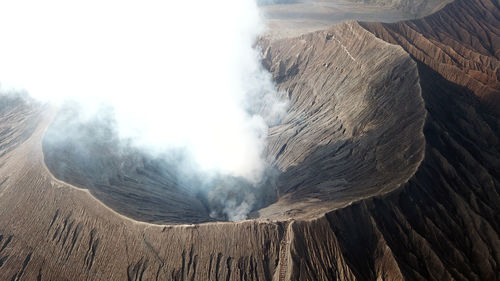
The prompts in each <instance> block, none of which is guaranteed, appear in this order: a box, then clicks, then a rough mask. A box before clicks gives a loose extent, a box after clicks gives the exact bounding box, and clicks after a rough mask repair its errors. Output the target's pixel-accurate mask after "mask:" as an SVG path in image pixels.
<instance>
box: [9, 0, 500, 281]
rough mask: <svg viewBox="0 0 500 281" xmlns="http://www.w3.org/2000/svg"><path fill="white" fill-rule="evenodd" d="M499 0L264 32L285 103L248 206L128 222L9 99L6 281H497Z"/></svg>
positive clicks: (24, 106)
mask: <svg viewBox="0 0 500 281" xmlns="http://www.w3.org/2000/svg"><path fill="white" fill-rule="evenodd" d="M495 1H496V0H471V1H460V0H458V1H457V2H456V3H455V4H453V5H448V6H447V7H445V8H444V9H443V10H441V11H440V12H439V13H438V14H435V15H433V16H431V17H429V18H424V19H422V20H420V21H410V22H403V23H398V24H393V25H380V24H367V23H362V24H361V25H360V24H358V23H356V22H349V23H344V24H341V25H337V26H334V27H332V28H330V29H328V30H325V31H320V32H316V33H312V34H307V35H303V36H301V37H298V38H294V39H284V40H277V41H271V42H268V41H263V42H261V43H262V45H263V46H264V50H265V59H264V63H265V64H266V66H267V67H269V69H270V70H271V71H272V73H273V76H274V78H275V79H276V81H277V83H278V86H279V88H280V89H282V90H284V91H285V93H286V94H287V95H288V96H289V98H290V103H291V105H290V106H291V108H290V112H289V115H288V116H287V117H286V119H285V120H284V122H283V123H282V124H281V125H279V126H277V127H275V128H272V129H271V131H270V135H269V143H270V145H269V147H268V155H269V159H270V160H272V161H273V163H274V164H275V165H276V166H277V167H278V168H279V169H280V170H281V171H282V173H281V175H280V176H279V178H278V180H277V187H278V193H279V200H278V201H277V202H276V203H274V204H272V205H270V206H268V207H267V208H265V209H262V210H259V212H258V213H259V215H260V217H259V218H257V219H254V220H246V221H242V222H237V223H229V222H211V223H203V224H183V225H154V224H149V223H143V222H138V221H135V220H131V219H129V218H127V217H125V216H123V215H121V214H120V213H118V212H117V211H120V210H117V209H116V208H115V210H116V211H115V210H113V209H111V208H109V207H108V206H106V205H104V204H103V203H101V202H100V201H98V200H97V199H95V198H94V197H93V196H92V195H91V194H90V193H89V192H88V191H87V190H85V189H80V188H76V187H74V186H72V185H70V184H68V183H66V182H63V181H60V180H57V179H56V178H55V177H54V176H53V174H52V173H51V172H50V171H49V169H48V168H47V166H46V165H45V160H44V154H43V149H42V141H43V137H44V133H45V132H46V130H47V128H48V126H49V124H50V123H51V122H52V121H53V119H54V114H53V110H52V109H51V108H48V107H44V106H40V105H37V104H36V103H32V102H29V101H25V100H24V99H17V98H12V97H9V96H1V97H0V105H1V106H0V280H203V281H205V280H277V281H278V280H279V281H281V280H500V235H499V234H500V121H499V119H498V117H497V116H496V115H494V114H491V113H490V112H495V113H497V112H496V111H494V110H496V108H497V107H496V106H497V103H496V100H495V99H494V98H491V97H492V95H493V94H492V93H490V92H488V91H486V90H485V89H494V90H495V89H497V88H495V87H496V86H495V85H496V83H494V82H498V66H496V64H495V63H498V46H497V45H496V43H495V42H496V41H495V40H496V39H494V38H496V37H495V36H497V35H498V33H496V32H497V29H495V28H497V25H495V22H494V21H493V19H498V18H499V17H500V15H499V12H498V7H499V3H498V1H497V2H495ZM460 7H461V8H460ZM495 7H496V8H497V9H496V10H495V9H493V8H495ZM450 9H451V10H450ZM461 9H462V10H461ZM472 12H475V13H476V14H471V13H472ZM460 17H464V18H467V19H469V22H470V24H469V25H466V23H465V21H462V20H460ZM483 18H486V19H488V18H489V19H490V20H483ZM472 19H475V21H472ZM416 22H417V23H420V24H422V25H424V26H425V23H427V25H428V26H430V27H432V29H431V28H430V27H428V28H426V29H424V28H423V27H419V25H418V24H417V23H416ZM488 23H491V24H489V25H488ZM454 24H456V26H454ZM464 25H465V26H469V27H470V26H474V29H472V30H471V29H468V28H464ZM362 26H363V27H364V28H363V27H362ZM410 27H411V29H410ZM459 27H460V29H457V28H459ZM446 28H448V29H449V30H448V31H446V32H445V31H444V29H446ZM452 28H454V29H455V30H460V33H459V34H460V36H458V35H457V34H458V33H457V34H455V35H456V36H458V37H452V36H451V35H450V34H452V31H451V30H452ZM368 30H371V31H372V32H373V34H375V35H377V36H379V37H380V38H382V39H385V40H387V41H388V42H390V43H395V42H397V43H398V44H400V45H401V47H400V46H395V45H391V44H389V43H387V42H384V41H383V40H381V39H380V38H376V37H375V36H374V35H373V34H372V33H370V32H369V31H368ZM403 30H406V32H403ZM415 30H416V31H415ZM431 31H433V32H435V33H430V32H431ZM400 32H401V33H400ZM414 32H415V33H414ZM389 35H391V36H389ZM396 35H397V36H396ZM403 35H404V36H403ZM410 35H414V36H410ZM417 35H418V36H417ZM445 35H446V36H445ZM394 38H400V41H393V40H395V39H394ZM450 38H454V39H453V40H451V39H450ZM474 38H476V39H477V38H482V39H481V40H480V39H477V40H476V39H474ZM485 38H490V39H491V40H488V41H485ZM403 39H404V40H403ZM458 39H460V40H458ZM478 40H479V42H481V44H479V45H478V44H477V42H478ZM488 42H489V43H488ZM435 45H438V46H441V48H438V47H432V46H435ZM480 46H482V47H480ZM404 50H406V51H407V52H408V53H409V54H408V53H406V52H405V51H404ZM444 50H446V52H445V51H444ZM466 50H468V52H466ZM454 52H455V53H456V54H454ZM445 53H446V55H445ZM439 54H442V56H441V55H439ZM450 54H453V55H450ZM457 54H461V56H459V55H457ZM436 58H440V59H439V60H438V59H436ZM473 58H475V59H473ZM436 61H439V63H438V62H436ZM444 69H451V70H450V71H449V72H447V71H444ZM472 70H475V71H477V73H479V74H478V75H477V77H476V76H474V79H472V78H470V76H471V74H470V73H472ZM495 71H496V72H495ZM450 73H451V74H450ZM495 75H496V76H495ZM457 77H458V78H457ZM460 77H461V78H460ZM464 77H465V78H467V77H469V79H470V80H471V81H472V80H474V81H475V82H470V83H462V82H461V81H463V79H462V78H464ZM494 77H497V78H496V79H497V80H496V81H493V82H492V79H493V80H494V79H495V78H494ZM459 78H460V79H459ZM465 78H464V79H465ZM471 85H472V86H471ZM477 85H480V87H479V86H477ZM488 93H490V94H488ZM492 110H493V111H492ZM119 187H120V186H115V187H114V188H115V189H114V190H113V191H114V192H121V191H120V189H119ZM122 213H123V212H122ZM266 218H271V220H267V219H266ZM290 218H292V219H290Z"/></svg>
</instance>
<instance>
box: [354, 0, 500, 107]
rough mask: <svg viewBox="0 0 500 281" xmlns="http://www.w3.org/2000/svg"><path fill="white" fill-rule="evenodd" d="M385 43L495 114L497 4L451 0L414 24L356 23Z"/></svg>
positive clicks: (499, 40) (499, 84)
mask: <svg viewBox="0 0 500 281" xmlns="http://www.w3.org/2000/svg"><path fill="white" fill-rule="evenodd" d="M362 25H363V26H364V27H365V28H366V29H368V30H370V31H371V32H373V33H374V34H376V35H377V36H378V37H380V38H382V39H384V40H386V41H387V42H390V43H393V44H398V45H401V46H402V47H403V48H404V49H405V50H406V51H407V52H408V53H409V54H411V55H412V56H413V57H415V59H416V60H418V61H420V62H422V63H424V64H426V65H427V66H429V67H430V68H432V69H433V70H435V71H437V72H438V73H439V74H440V75H442V76H443V77H445V78H446V79H447V80H449V81H451V82H453V83H455V84H458V85H460V86H464V87H465V88H467V89H468V90H470V91H472V92H473V93H474V94H476V95H477V96H479V97H480V98H481V100H482V101H483V102H484V103H485V104H486V105H487V107H488V108H490V109H491V110H493V111H494V112H496V114H500V70H499V69H500V4H499V2H498V1H496V0H474V1H468V0H456V1H455V2H453V3H451V4H449V5H448V6H447V7H446V9H444V10H441V11H439V12H437V13H435V14H433V15H431V16H428V17H425V18H423V19H419V20H413V21H405V22H399V23H393V24H384V23H362Z"/></svg>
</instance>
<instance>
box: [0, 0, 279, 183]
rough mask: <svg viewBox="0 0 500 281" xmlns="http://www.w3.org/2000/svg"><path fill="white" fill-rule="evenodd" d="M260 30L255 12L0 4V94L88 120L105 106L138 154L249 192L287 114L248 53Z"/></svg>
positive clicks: (224, 4)
mask: <svg viewBox="0 0 500 281" xmlns="http://www.w3.org/2000/svg"><path fill="white" fill-rule="evenodd" d="M263 28H264V26H263V24H262V21H261V18H260V15H259V12H258V8H257V4H256V3H255V2H254V1H253V0H237V1H235V0H218V1H206V0H193V1H175V2H171V1H157V0H141V1H133V0H119V1H118V0H107V1H100V0H87V1H71V0H70V1H68V0H46V1H36V0H6V1H1V2H0V36H1V37H0V38H1V40H2V44H0V62H1V65H0V82H1V83H2V86H3V88H4V89H18V90H21V89H22V90H26V91H27V92H29V93H30V95H32V96H34V97H35V98H38V99H41V100H44V101H47V100H48V101H52V102H59V103H60V102H62V101H64V100H66V99H73V100H76V101H78V102H79V103H80V104H82V105H84V106H85V107H86V108H87V114H89V115H92V111H95V110H96V108H98V107H99V106H98V104H100V103H106V104H108V105H110V106H111V107H112V108H113V109H114V113H115V119H116V124H117V126H118V132H119V134H120V136H121V137H122V138H129V139H132V140H133V141H134V143H135V144H136V145H137V146H139V147H142V148H145V149H148V150H149V151H151V152H163V151H165V150H168V149H173V148H183V149H187V150H188V151H189V152H190V153H191V154H192V155H193V157H194V159H195V161H196V163H197V165H198V166H199V167H200V169H202V170H205V171H215V172H218V173H224V174H228V175H232V176H242V177H245V178H247V179H249V180H251V181H254V182H256V181H258V180H259V178H260V177H261V175H262V172H263V169H264V163H263V159H262V155H261V153H262V150H263V147H264V145H265V137H266V134H267V127H268V124H269V122H273V120H276V116H278V117H279V115H280V114H281V113H280V112H282V109H283V106H282V105H283V104H281V103H280V102H277V100H276V98H275V97H276V93H275V91H274V88H273V84H272V82H271V78H270V75H269V74H268V73H267V72H266V71H264V70H263V69H262V67H261V66H260V63H259V53H258V51H257V50H255V49H254V48H253V47H252V45H253V43H254V41H255V39H256V37H257V36H258V34H259V33H260V32H262V31H263ZM259 101H266V102H269V101H272V104H271V109H270V110H267V111H262V110H260V109H259V108H258V107H259V106H261V104H260V105H259ZM268 107H269V105H268ZM262 112H267V113H266V114H262Z"/></svg>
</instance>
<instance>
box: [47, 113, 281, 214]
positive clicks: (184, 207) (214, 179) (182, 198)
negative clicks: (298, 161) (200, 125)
mask: <svg viewBox="0 0 500 281" xmlns="http://www.w3.org/2000/svg"><path fill="white" fill-rule="evenodd" d="M100 112H101V113H102V114H99V115H96V116H94V117H92V118H91V119H85V118H82V115H81V111H80V109H79V108H78V107H77V106H75V105H69V104H68V105H66V106H64V107H63V109H62V110H61V111H60V112H59V113H58V115H57V116H56V118H55V120H54V121H53V123H52V124H51V125H50V127H49V128H48V130H47V132H46V134H45V136H44V140H43V152H44V158H45V163H46V165H47V167H48V168H49V170H50V171H51V172H52V173H53V174H54V176H55V177H56V178H58V179H59V180H62V181H65V182H67V183H70V184H72V185H74V186H77V187H80V188H85V189H88V190H89V191H90V192H91V193H92V195H94V196H95V197H96V198H97V199H99V200H100V201H102V202H103V203H104V204H106V205H107V206H109V207H110V208H112V209H114V210H115V211H117V212H119V213H121V214H123V215H125V216H128V217H130V218H133V219H135V220H139V221H145V222H151V223H203V222H211V221H219V220H240V219H244V218H246V216H247V215H248V214H249V213H250V212H252V211H254V210H257V209H260V208H262V207H265V206H267V205H269V204H272V203H273V202H275V201H276V188H275V187H273V185H272V181H273V177H274V175H275V172H273V170H272V169H269V170H268V171H266V175H265V177H264V180H263V181H262V183H260V184H258V185H253V184H251V183H250V182H248V181H246V180H245V179H243V178H238V177H230V176H221V175H206V174H204V173H201V172H199V171H197V170H196V169H195V168H193V167H194V165H193V163H192V162H191V161H190V160H189V157H188V155H187V153H186V152H184V151H179V150H177V151H170V152H169V153H165V154H163V155H152V154H149V153H147V152H144V151H141V150H138V149H136V148H134V147H133V146H132V145H131V144H130V143H127V142H125V141H123V140H120V139H119V137H118V133H117V131H116V129H115V128H116V126H115V125H116V124H115V123H114V121H113V118H112V117H111V116H112V111H111V110H110V109H104V110H101V111H100ZM84 119H85V121H82V120H84Z"/></svg>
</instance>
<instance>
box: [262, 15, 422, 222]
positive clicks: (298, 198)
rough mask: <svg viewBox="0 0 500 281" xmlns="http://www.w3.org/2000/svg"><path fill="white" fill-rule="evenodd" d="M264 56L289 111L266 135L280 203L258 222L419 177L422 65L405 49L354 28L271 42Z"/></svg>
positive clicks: (326, 205) (344, 200) (388, 188)
mask: <svg viewBox="0 0 500 281" xmlns="http://www.w3.org/2000/svg"><path fill="white" fill-rule="evenodd" d="M263 44H265V43H263ZM264 55H265V57H266V60H265V64H266V65H267V66H268V67H269V69H270V70H271V72H272V73H273V74H274V79H275V80H276V81H277V82H278V83H279V89H280V90H282V91H283V92H284V93H285V94H286V95H287V97H288V98H289V100H290V103H291V106H290V109H289V113H288V115H287V117H286V118H285V119H284V120H283V122H282V124H281V125H280V126H276V127H273V128H271V129H270V133H269V145H268V152H267V154H268V155H269V156H268V157H269V161H270V162H271V163H274V165H276V166H277V167H278V168H279V169H280V170H281V171H282V174H281V175H280V176H279V178H278V180H277V188H278V193H279V195H280V200H279V201H278V202H277V203H276V204H273V205H271V206H269V207H268V208H266V209H264V210H261V211H260V214H261V216H264V217H273V218H274V217H304V216H309V215H310V214H309V213H310V212H314V213H316V214H319V213H321V212H324V211H325V208H326V209H331V208H332V206H345V205H347V204H349V203H351V202H352V201H356V200H359V199H361V198H366V197H371V196H374V195H377V194H383V193H386V192H390V191H391V190H393V189H395V188H397V187H398V186H399V185H400V184H401V183H404V182H406V181H407V180H408V178H409V177H411V176H412V175H413V173H414V172H415V170H416V168H417V167H418V165H419V163H420V161H421V160H422V158H423V153H424V149H425V145H424V138H423V134H422V126H423V123H424V119H425V110H424V105H423V100H422V98H421V95H420V85H419V81H418V73H417V67H416V64H415V63H414V62H413V61H412V60H411V58H410V57H409V56H408V55H407V54H406V53H405V52H404V51H403V50H402V49H401V48H399V47H396V46H392V45H390V44H387V43H385V42H383V41H381V40H378V39H376V38H375V37H374V36H373V35H372V34H370V33H368V32H366V30H364V29H363V28H361V27H360V26H359V25H358V24H357V23H356V22H349V23H344V24H340V25H336V26H334V27H333V28H330V29H328V30H325V31H321V32H315V33H312V34H307V35H303V36H301V37H298V38H295V39H284V40H278V41H274V42H272V43H270V45H268V47H267V48H266V49H265V54H264ZM388 66H390V67H388Z"/></svg>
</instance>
